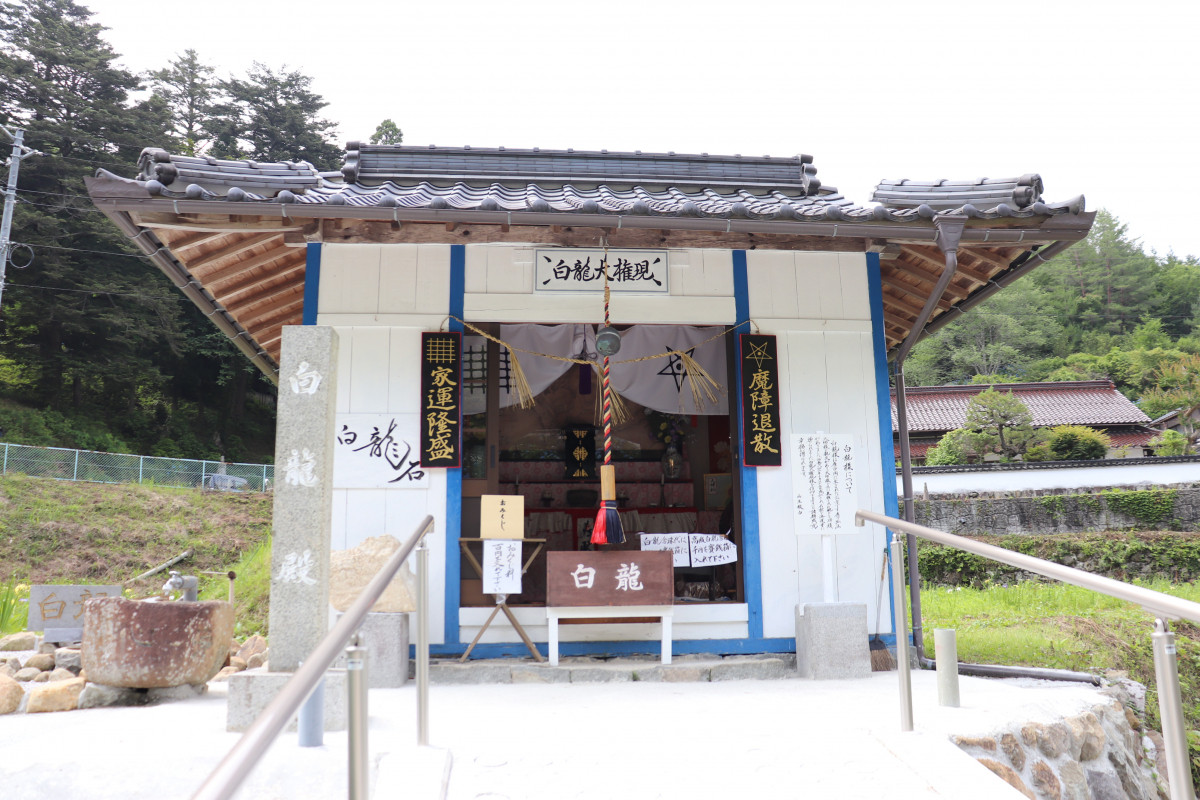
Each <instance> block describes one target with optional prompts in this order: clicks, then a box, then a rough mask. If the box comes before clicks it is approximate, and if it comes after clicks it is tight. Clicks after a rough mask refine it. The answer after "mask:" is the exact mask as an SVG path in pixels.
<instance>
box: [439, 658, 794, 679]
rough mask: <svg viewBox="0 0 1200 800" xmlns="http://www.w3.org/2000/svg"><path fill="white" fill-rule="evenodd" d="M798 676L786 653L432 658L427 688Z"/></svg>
mask: <svg viewBox="0 0 1200 800" xmlns="http://www.w3.org/2000/svg"><path fill="white" fill-rule="evenodd" d="M795 677H798V676H797V673H796V656H795V654H792V653H770V654H762V655H731V656H716V655H680V656H675V657H674V658H673V659H672V663H670V664H663V663H661V662H660V661H659V659H658V658H657V657H655V656H644V657H639V656H629V657H623V658H607V659H606V658H592V657H587V656H575V657H568V658H563V659H561V660H560V661H559V664H558V666H556V667H552V666H550V664H549V662H546V661H543V662H540V663H539V662H536V661H534V660H533V659H532V658H488V659H477V660H471V661H467V662H466V663H465V664H464V663H460V662H459V661H458V660H457V659H432V660H431V661H430V664H429V682H430V683H431V684H491V683H619V682H623V681H648V682H658V683H680V682H697V681H700V682H708V681H733V680H780V679H785V678H795Z"/></svg>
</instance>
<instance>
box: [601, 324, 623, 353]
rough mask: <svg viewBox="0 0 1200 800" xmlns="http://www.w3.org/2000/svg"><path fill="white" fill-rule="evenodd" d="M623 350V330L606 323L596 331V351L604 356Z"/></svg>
mask: <svg viewBox="0 0 1200 800" xmlns="http://www.w3.org/2000/svg"><path fill="white" fill-rule="evenodd" d="M620 350H621V332H620V331H618V330H617V329H616V328H614V327H612V326H610V325H605V326H604V327H603V328H601V329H600V330H598V331H596V352H597V353H599V354H600V355H602V356H604V357H606V358H607V357H609V356H615V355H616V354H617V353H618V352H619V351H620Z"/></svg>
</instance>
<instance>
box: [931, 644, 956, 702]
mask: <svg viewBox="0 0 1200 800" xmlns="http://www.w3.org/2000/svg"><path fill="white" fill-rule="evenodd" d="M933 653H934V658H935V659H936V660H937V687H938V705H939V706H946V707H947V708H958V705H959V700H958V639H957V637H956V635H955V633H954V629H953V628H935V629H934V631H933Z"/></svg>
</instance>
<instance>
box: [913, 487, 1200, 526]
mask: <svg viewBox="0 0 1200 800" xmlns="http://www.w3.org/2000/svg"><path fill="white" fill-rule="evenodd" d="M1155 488H1157V487H1155ZM1166 488H1173V489H1174V491H1175V505H1174V508H1173V509H1172V511H1171V513H1170V514H1168V515H1166V516H1165V517H1163V519H1162V520H1161V521H1160V522H1158V523H1157V524H1155V523H1149V522H1147V521H1146V520H1144V519H1139V518H1138V517H1136V516H1133V515H1131V514H1129V513H1128V512H1126V511H1124V510H1121V509H1118V508H1113V507H1112V504H1111V503H1109V501H1108V500H1107V499H1106V498H1105V497H1104V495H1103V492H1105V491H1107V490H1108V487H1093V488H1089V489H1082V490H1078V491H1076V490H1071V491H1070V492H1063V491H1046V492H1029V493H1020V494H1015V493H983V492H970V493H967V494H955V495H939V496H933V497H931V498H930V499H928V500H925V499H922V498H921V497H919V496H918V498H917V500H916V502H915V504H914V509H915V511H916V521H917V522H918V523H919V524H921V525H926V526H928V527H930V528H936V529H937V530H941V531H946V532H947V533H956V534H960V535H979V534H994V535H997V536H1003V535H1008V534H1050V533H1084V532H1091V531H1128V530H1172V531H1195V530H1200V488H1195V487H1192V486H1188V487H1166Z"/></svg>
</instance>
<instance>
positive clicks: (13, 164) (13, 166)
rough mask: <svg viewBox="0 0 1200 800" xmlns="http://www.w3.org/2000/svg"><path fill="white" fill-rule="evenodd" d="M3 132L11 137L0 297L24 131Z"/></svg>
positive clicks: (0, 230) (1, 227) (0, 226)
mask: <svg viewBox="0 0 1200 800" xmlns="http://www.w3.org/2000/svg"><path fill="white" fill-rule="evenodd" d="M4 132H5V133H7V134H8V135H9V136H11V137H12V140H13V147H12V157H11V158H10V159H9V162H8V186H7V187H6V188H5V190H4V217H3V219H0V297H2V296H3V294H4V278H5V273H6V272H7V271H8V249H9V241H8V237H9V233H10V232H11V231H12V218H13V206H14V205H16V202H17V172H18V171H19V170H20V169H21V159H22V158H23V157H24V156H25V155H26V153H25V144H24V140H25V131H23V130H20V129H17V130H15V131H9V130H8V129H7V128H5V129H4Z"/></svg>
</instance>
